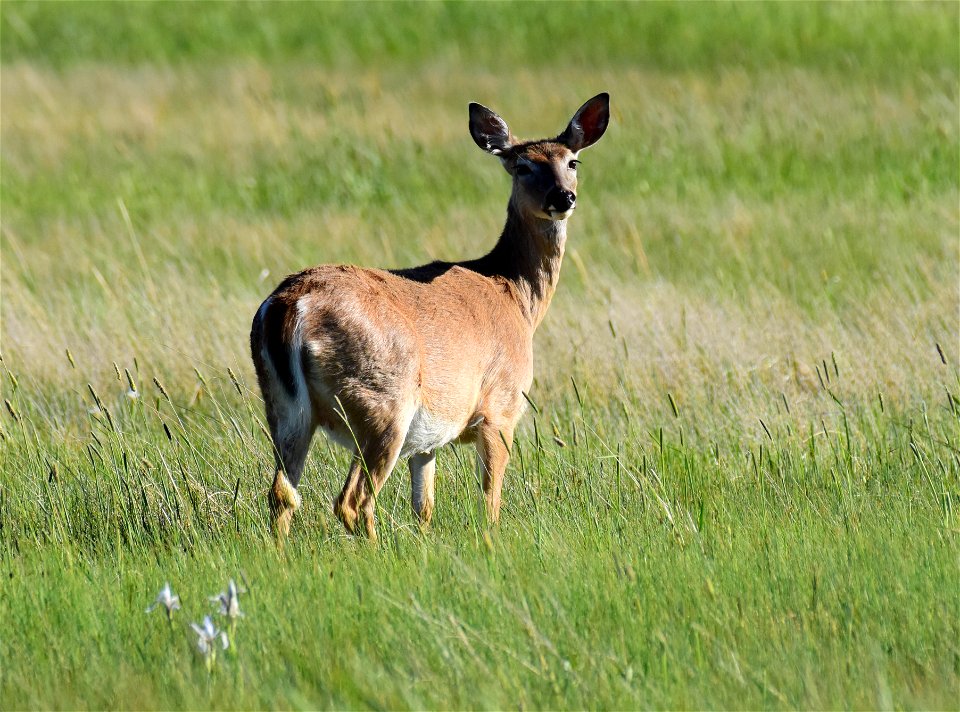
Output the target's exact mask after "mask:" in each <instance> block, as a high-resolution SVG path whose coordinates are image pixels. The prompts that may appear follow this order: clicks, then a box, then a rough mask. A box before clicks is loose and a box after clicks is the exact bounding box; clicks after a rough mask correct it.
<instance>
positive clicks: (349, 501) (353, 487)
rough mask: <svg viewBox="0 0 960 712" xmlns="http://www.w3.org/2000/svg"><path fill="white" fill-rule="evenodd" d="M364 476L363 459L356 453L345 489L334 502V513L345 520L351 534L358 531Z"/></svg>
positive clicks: (344, 485) (342, 520)
mask: <svg viewBox="0 0 960 712" xmlns="http://www.w3.org/2000/svg"><path fill="white" fill-rule="evenodd" d="M362 478H363V461H362V460H361V459H360V454H359V453H357V454H354V456H353V461H352V462H351V463H350V471H349V472H348V473H347V480H346V482H344V483H343V489H341V490H340V494H339V495H337V498H336V500H334V502H333V513H334V514H335V515H336V517H337V519H339V520H340V521H341V522H343V526H344V527H346V529H347V531H348V532H350V533H351V534H356V533H357V516H358V514H357V512H358V501H357V500H358V499H359V490H360V481H361V479H362Z"/></svg>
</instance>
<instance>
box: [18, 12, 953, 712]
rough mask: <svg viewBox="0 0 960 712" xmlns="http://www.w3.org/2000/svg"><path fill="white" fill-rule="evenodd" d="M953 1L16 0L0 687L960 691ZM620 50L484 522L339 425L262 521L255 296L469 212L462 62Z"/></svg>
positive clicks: (472, 245) (698, 699) (508, 72)
mask: <svg viewBox="0 0 960 712" xmlns="http://www.w3.org/2000/svg"><path fill="white" fill-rule="evenodd" d="M957 8H958V6H957V5H956V4H929V3H924V4H905V3H897V4H894V3H890V4H882V5H881V4H866V3H863V4H803V3H793V4H779V5H771V4H760V3H753V4H713V3H710V4H696V5H691V4H683V5H674V4H665V3H663V4H661V3H646V4H642V5H628V4H614V3H603V4H599V3H593V4H589V5H581V4H560V5H556V4H554V5H526V4H523V5H521V4H515V5H514V4H487V3H484V4H451V5H448V4H416V5H394V4H389V5H370V4H362V5H361V4H322V5H321V4H306V3H304V4H284V5H273V4H250V5H241V4H209V5H204V6H202V7H198V6H190V7H187V6H184V5H180V4H175V3H153V4H149V5H147V4H142V5H139V4H112V5H103V4H97V3H86V4H78V5H73V4H71V5H64V4H58V3H23V2H4V3H3V5H2V6H0V80H2V81H0V90H2V109H0V129H2V136H0V139H2V140H0V158H2V163H0V200H2V205H0V207H2V215H0V234H2V255H0V257H2V262H0V290H2V291H0V295H2V300H0V318H2V322H0V327H2V364H0V377H2V384H3V385H2V399H3V400H5V401H6V403H5V406H4V407H3V408H2V410H0V438H2V439H0V621H2V622H3V625H2V626H0V708H2V709H20V708H90V707H94V708H108V707H109V708H113V707H121V708H140V707H147V708H206V707H216V708H252V707H283V708H287V707H291V708H293V707H295V708H317V707H322V708H354V707H375V708H383V707H388V708H444V709H447V708H496V709H501V708H516V707H522V708H591V709H593V708H641V707H642V708H649V707H656V708H797V707H802V708H828V707H829V708H836V707H844V708H885V709H888V708H912V709H929V708H955V707H957V706H958V705H960V692H958V691H960V644H958V642H957V641H958V640H960V594H958V591H960V567H958V561H960V543H958V534H960V517H958V511H957V507H958V500H960V400H958V399H960V370H958V364H960V323H958V319H960V288H958V284H960V263H958V258H960V254H958V252H960V239H958V230H960V215H958V198H960V191H958V182H960V181H958V155H960V126H958V119H957V117H958V75H960V66H958V65H960V60H958V43H957V41H956V37H957V30H958V21H960V20H958V17H960V15H958V9H957ZM601 90H607V91H610V93H611V96H612V101H613V111H614V117H613V122H612V124H611V128H610V131H609V132H608V135H607V136H605V138H604V139H603V141H602V142H601V143H600V144H598V145H597V146H596V147H595V148H592V149H591V150H590V151H588V152H586V153H585V154H584V156H583V159H584V165H583V168H582V169H581V181H582V187H581V192H580V195H581V201H580V202H581V207H580V209H579V210H578V213H577V216H576V217H575V218H574V219H573V221H572V225H571V227H570V233H571V238H570V243H569V251H568V259H567V262H566V264H565V267H564V274H563V278H562V280H561V285H560V288H559V290H558V294H557V297H556V299H555V300H554V303H553V306H552V308H551V312H550V313H549V315H548V316H547V319H546V321H545V323H544V325H543V326H542V327H541V330H540V332H539V333H538V335H537V343H536V359H537V366H536V381H535V383H534V387H533V389H532V392H531V398H532V400H533V401H534V402H535V403H536V405H537V409H536V410H534V409H531V412H530V413H529V414H528V415H527V416H526V418H525V419H524V421H523V424H522V427H521V428H520V432H519V433H518V436H517V441H516V447H515V450H514V456H513V458H512V460H511V463H510V467H509V469H508V472H507V480H506V484H505V492H504V495H505V505H504V513H503V521H502V522H501V524H500V525H499V527H497V528H495V529H490V528H489V527H488V526H487V525H486V523H485V521H484V519H483V515H482V507H481V499H480V495H479V486H478V484H477V480H476V473H475V471H474V468H473V464H472V463H473V456H472V452H471V451H469V450H467V449H465V448H448V449H446V450H444V451H442V453H441V454H440V459H439V468H438V471H439V474H438V485H437V497H438V499H437V510H436V513H435V517H434V523H433V526H432V527H431V529H430V531H428V532H425V533H423V532H420V531H419V530H418V529H417V527H416V526H415V524H414V520H413V516H412V514H411V513H410V512H409V494H408V489H409V485H408V479H407V477H408V476H407V472H406V468H405V467H403V466H401V467H400V468H398V470H397V472H396V473H395V475H394V477H393V478H392V479H391V480H390V482H388V484H387V486H386V488H385V489H384V491H383V494H382V496H381V498H380V501H379V514H378V516H379V522H380V536H381V542H380V543H379V544H378V545H376V546H372V545H369V544H368V543H367V542H365V541H363V540H359V541H358V540H353V539H351V538H349V537H347V536H345V535H344V534H343V532H342V530H341V528H340V526H339V524H338V523H337V522H336V520H335V519H334V517H333V515H332V513H331V511H330V502H331V499H332V497H333V495H334V494H335V493H336V492H337V491H338V490H339V487H340V484H341V482H342V480H343V477H344V476H345V474H346V459H345V455H344V453H342V452H340V451H337V450H335V449H334V448H333V447H332V446H330V445H328V444H326V443H325V442H323V441H322V440H318V441H317V442H316V443H315V445H314V450H313V452H312V454H311V458H310V460H309V462H308V470H307V474H306V477H305V480H304V483H303V486H302V491H303V495H304V507H303V509H302V510H301V511H300V512H299V513H298V515H297V517H296V518H295V520H294V530H293V536H292V539H291V541H290V542H289V544H288V546H287V547H286V549H285V550H283V551H278V550H277V548H276V547H275V546H274V544H273V543H272V541H271V539H270V536H269V534H268V527H267V512H266V504H265V494H266V489H267V486H268V484H269V477H270V474H271V473H270V467H271V465H272V457H271V456H270V446H269V442H268V440H267V438H266V436H265V434H264V432H263V426H262V408H261V403H260V400H259V394H258V393H257V392H256V388H255V385H254V378H253V374H252V368H251V366H250V363H249V356H248V354H247V343H246V341H247V333H248V332H247V330H248V328H249V323H250V319H251V317H252V314H253V312H254V310H255V309H256V307H257V305H258V304H259V302H260V300H261V299H262V298H263V297H264V296H265V295H266V294H267V293H269V291H270V290H271V289H272V288H273V286H274V285H275V284H276V283H277V282H278V281H279V279H280V278H281V277H282V275H284V274H286V273H287V272H291V271H295V270H297V269H300V268H302V267H304V266H306V265H309V264H314V263H317V262H356V263H359V264H366V265H379V266H404V265H410V264H415V263H420V262H424V261H427V260H429V259H434V258H444V259H461V258H466V257H472V256H476V255H478V254H479V253H481V252H482V251H484V250H485V249H488V248H489V246H490V245H492V243H493V240H494V238H495V236H496V234H497V231H498V230H499V228H500V226H501V221H502V219H503V212H504V206H505V202H506V197H507V190H508V187H507V179H506V176H505V175H504V174H503V173H502V171H501V169H500V168H499V166H498V165H497V163H496V161H494V160H492V159H490V158H489V157H487V156H484V155H483V154H482V153H481V152H479V151H478V150H477V149H476V147H475V146H474V145H473V142H472V141H471V140H470V138H469V136H468V134H467V131H466V104H467V102H468V101H470V100H479V101H482V102H483V103H485V104H487V105H490V106H492V107H493V108H495V109H496V110H498V111H499V112H500V113H501V114H502V115H503V116H504V117H505V118H506V119H507V120H508V121H509V122H510V124H511V127H512V128H514V130H515V131H516V132H517V133H518V134H520V135H523V136H533V135H543V134H546V133H550V132H555V131H558V130H559V129H560V128H562V127H563V125H564V123H565V122H566V120H567V119H568V118H569V116H570V114H571V112H572V111H573V110H574V109H575V108H576V107H577V106H579V104H580V103H581V102H582V101H583V100H584V99H586V98H587V97H589V96H591V95H593V94H595V93H597V92H598V91H601ZM125 370H126V371H129V376H127V375H126V374H125V373H124V371H125ZM128 379H129V380H128ZM131 381H132V382H133V384H134V386H135V390H136V393H137V395H138V397H137V398H135V399H132V398H129V397H128V396H127V395H126V392H127V391H128V390H130V382H131ZM229 578H235V579H237V580H238V581H242V582H243V585H244V586H245V587H246V588H247V589H248V591H247V593H246V594H244V595H243V596H242V597H241V607H242V609H243V610H244V612H245V614H246V615H245V617H244V618H242V619H241V620H240V621H239V623H238V624H237V627H236V630H235V634H234V636H233V641H232V642H233V645H232V647H231V648H230V650H228V651H227V652H226V653H225V654H223V655H221V656H220V657H219V659H218V661H217V665H216V666H215V668H214V670H213V672H212V673H211V674H208V672H207V669H206V668H205V666H204V665H203V663H202V661H201V660H200V659H199V657H198V655H197V654H196V653H195V652H194V646H193V641H192V639H191V636H192V633H191V632H190V630H189V628H188V626H187V624H188V622H191V621H199V620H201V618H202V616H203V615H205V614H206V613H210V612H212V611H213V607H212V606H211V605H210V604H209V603H208V601H207V598H208V597H209V596H211V595H213V594H215V593H216V592H218V591H220V590H222V589H223V587H224V586H225V585H226V582H227V580H228V579H229ZM165 581H170V583H171V584H172V586H173V588H174V591H175V592H176V593H178V594H179V595H180V596H181V598H182V601H183V610H182V611H179V612H178V613H176V614H175V617H174V622H173V625H172V626H169V625H168V624H167V622H166V620H165V619H164V618H163V616H162V614H161V613H159V612H154V613H153V614H150V615H147V614H145V613H144V609H145V608H146V606H147V605H148V604H149V603H150V602H151V601H152V600H153V598H154V596H155V595H156V593H157V592H158V591H159V590H160V588H161V587H162V585H163V583H164V582H165Z"/></svg>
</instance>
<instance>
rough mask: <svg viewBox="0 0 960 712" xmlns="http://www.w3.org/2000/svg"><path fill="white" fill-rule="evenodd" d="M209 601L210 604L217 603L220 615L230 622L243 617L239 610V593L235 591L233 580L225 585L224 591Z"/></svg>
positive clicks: (235, 585) (235, 586)
mask: <svg viewBox="0 0 960 712" xmlns="http://www.w3.org/2000/svg"><path fill="white" fill-rule="evenodd" d="M210 601H211V602H212V603H219V604H220V615H222V616H226V617H227V618H230V619H231V620H234V619H236V618H238V617H240V616H242V615H243V612H242V611H241V610H240V591H239V590H238V589H237V584H236V583H234V581H233V579H230V583H229V584H227V590H226V591H222V592H221V593H219V594H218V595H216V596H212V597H211V598H210Z"/></svg>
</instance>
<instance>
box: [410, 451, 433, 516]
mask: <svg viewBox="0 0 960 712" xmlns="http://www.w3.org/2000/svg"><path fill="white" fill-rule="evenodd" d="M407 464H408V465H409V466H410V503H411V504H412V505H413V513H414V514H415V515H417V518H418V519H419V520H420V523H421V524H423V525H424V526H426V525H427V524H429V523H430V517H431V516H432V515H433V483H434V479H435V477H436V474H437V454H436V452H422V453H419V454H417V455H414V456H413V457H411V458H410V459H409V460H408V462H407Z"/></svg>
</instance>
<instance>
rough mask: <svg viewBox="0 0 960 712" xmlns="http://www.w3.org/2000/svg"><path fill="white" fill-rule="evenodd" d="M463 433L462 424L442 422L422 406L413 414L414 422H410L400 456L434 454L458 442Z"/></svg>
mask: <svg viewBox="0 0 960 712" xmlns="http://www.w3.org/2000/svg"><path fill="white" fill-rule="evenodd" d="M461 432H463V424H462V423H452V422H450V421H446V420H442V419H441V418H438V417H437V416H435V415H433V414H432V413H430V411H428V410H427V409H426V408H424V407H423V406H420V407H419V408H417V410H416V412H415V413H414V414H413V420H411V421H410V427H409V428H408V429H407V437H406V439H405V440H404V441H403V448H402V450H401V451H400V456H401V457H409V456H410V455H415V454H417V453H421V452H433V451H434V450H436V449H437V448H438V447H441V446H443V445H446V444H447V443H449V442H451V441H453V440H456V438H457V437H458V436H459V435H460V433H461Z"/></svg>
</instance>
